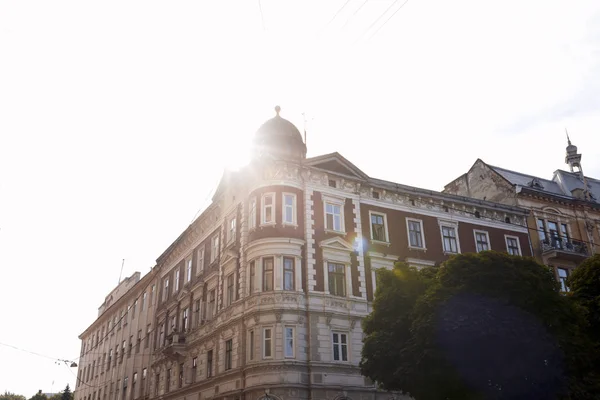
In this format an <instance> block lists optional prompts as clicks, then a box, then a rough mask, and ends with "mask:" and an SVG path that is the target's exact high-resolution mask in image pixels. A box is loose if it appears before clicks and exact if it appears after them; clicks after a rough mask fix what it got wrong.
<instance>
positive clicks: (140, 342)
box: [135, 329, 142, 354]
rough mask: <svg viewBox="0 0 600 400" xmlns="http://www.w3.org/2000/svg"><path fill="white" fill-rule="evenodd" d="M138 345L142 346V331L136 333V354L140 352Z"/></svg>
mask: <svg viewBox="0 0 600 400" xmlns="http://www.w3.org/2000/svg"><path fill="white" fill-rule="evenodd" d="M140 344H142V330H141V329H140V330H139V331H138V335H137V342H136V343H135V352H136V354H137V353H139V352H140Z"/></svg>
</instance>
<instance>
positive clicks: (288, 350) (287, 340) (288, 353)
mask: <svg viewBox="0 0 600 400" xmlns="http://www.w3.org/2000/svg"><path fill="white" fill-rule="evenodd" d="M284 334H285V337H284V343H283V346H284V347H283V351H284V356H285V357H287V358H293V357H294V328H293V327H291V326H286V327H285V330H284Z"/></svg>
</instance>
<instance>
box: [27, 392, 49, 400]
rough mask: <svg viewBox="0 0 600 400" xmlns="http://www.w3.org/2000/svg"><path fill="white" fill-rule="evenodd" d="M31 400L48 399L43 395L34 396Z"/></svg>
mask: <svg viewBox="0 0 600 400" xmlns="http://www.w3.org/2000/svg"><path fill="white" fill-rule="evenodd" d="M29 400H48V397H47V396H46V395H45V394H43V393H39V392H38V393H36V394H34V395H33V396H32V397H31V398H30V399H29Z"/></svg>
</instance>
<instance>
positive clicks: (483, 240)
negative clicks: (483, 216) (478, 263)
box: [473, 231, 490, 253]
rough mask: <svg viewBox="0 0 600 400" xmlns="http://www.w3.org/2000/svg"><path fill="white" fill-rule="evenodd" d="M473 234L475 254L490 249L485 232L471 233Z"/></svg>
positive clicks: (488, 239) (488, 238)
mask: <svg viewBox="0 0 600 400" xmlns="http://www.w3.org/2000/svg"><path fill="white" fill-rule="evenodd" d="M473 232H474V234H475V247H476V248H477V252H478V253H479V252H480V251H487V250H489V249H490V237H489V235H488V233H487V232H486V231H473Z"/></svg>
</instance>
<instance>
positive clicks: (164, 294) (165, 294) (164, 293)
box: [163, 278, 169, 301]
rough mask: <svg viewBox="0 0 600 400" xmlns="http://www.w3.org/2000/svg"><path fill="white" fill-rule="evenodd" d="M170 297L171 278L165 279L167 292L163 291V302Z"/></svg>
mask: <svg viewBox="0 0 600 400" xmlns="http://www.w3.org/2000/svg"><path fill="white" fill-rule="evenodd" d="M168 297H169V278H167V279H165V290H163V301H165V300H167V298H168Z"/></svg>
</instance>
